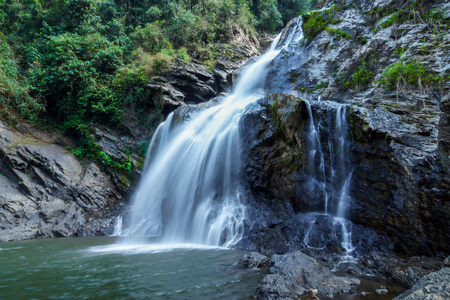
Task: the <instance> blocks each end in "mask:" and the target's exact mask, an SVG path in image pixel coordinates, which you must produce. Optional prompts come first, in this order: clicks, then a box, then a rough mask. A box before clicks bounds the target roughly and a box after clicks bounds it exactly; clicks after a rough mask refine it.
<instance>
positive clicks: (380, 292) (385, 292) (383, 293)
mask: <svg viewBox="0 0 450 300" xmlns="http://www.w3.org/2000/svg"><path fill="white" fill-rule="evenodd" d="M388 292H389V291H388V290H387V289H386V288H385V287H384V286H382V287H381V288H379V289H377V290H375V293H377V294H378V295H385V294H387V293H388Z"/></svg>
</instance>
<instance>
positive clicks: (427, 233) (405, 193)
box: [350, 107, 450, 255]
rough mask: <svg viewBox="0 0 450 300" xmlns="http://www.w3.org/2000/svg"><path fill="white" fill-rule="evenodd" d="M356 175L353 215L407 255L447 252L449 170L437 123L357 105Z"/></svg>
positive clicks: (355, 129)
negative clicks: (445, 163)
mask: <svg viewBox="0 0 450 300" xmlns="http://www.w3.org/2000/svg"><path fill="white" fill-rule="evenodd" d="M351 117H353V124H352V125H351V126H352V133H353V139H354V144H353V153H354V158H355V161H354V165H355V171H354V177H353V184H352V194H353V195H354V196H353V197H354V198H355V201H354V202H353V205H352V207H351V208H350V218H351V220H353V221H354V222H356V223H358V224H362V225H365V226H368V227H371V228H374V229H375V230H377V231H378V232H385V233H386V234H387V235H388V236H390V237H391V238H393V239H394V240H395V243H396V245H397V250H398V251H400V252H403V253H408V254H427V255H430V254H433V253H438V252H440V251H444V252H448V251H450V249H449V248H448V243H445V242H443V240H447V239H448V238H450V235H449V234H450V233H449V232H448V231H447V230H445V229H444V228H448V227H449V226H450V223H449V218H448V216H449V215H450V210H449V207H448V206H447V205H446V203H448V202H447V201H448V199H449V198H448V197H449V187H450V186H449V180H448V172H447V171H446V170H445V168H444V165H443V164H442V160H440V159H439V157H440V154H439V152H438V126H436V124H435V123H434V124H433V123H429V122H424V121H422V120H420V119H414V121H413V122H404V121H403V120H404V119H403V116H402V115H398V114H395V113H391V112H386V111H385V110H383V109H380V108H378V109H374V110H368V109H364V108H359V107H354V109H353V114H352V116H351Z"/></svg>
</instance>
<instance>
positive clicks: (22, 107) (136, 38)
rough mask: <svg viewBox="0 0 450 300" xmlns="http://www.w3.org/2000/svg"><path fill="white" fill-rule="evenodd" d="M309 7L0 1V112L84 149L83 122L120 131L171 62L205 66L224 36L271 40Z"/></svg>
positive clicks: (213, 1) (189, 1)
mask: <svg viewBox="0 0 450 300" xmlns="http://www.w3.org/2000/svg"><path fill="white" fill-rule="evenodd" d="M312 2H313V1H311V0H278V1H277V0H253V1H251V0H139V1H137V0H0V114H1V115H2V117H3V118H8V115H10V114H11V112H16V113H18V114H19V115H20V116H21V117H22V118H24V119H27V120H30V121H33V122H35V123H38V124H40V125H41V126H51V127H53V128H59V129H60V130H62V131H64V132H66V133H68V134H72V135H74V136H76V137H78V138H79V140H80V142H81V143H80V145H81V146H82V147H85V148H86V147H87V148H89V147H90V146H89V141H87V136H88V134H87V133H88V131H89V127H90V126H89V124H90V123H91V122H103V123H107V124H109V125H114V126H116V127H119V128H120V126H121V124H122V123H121V122H122V120H123V118H124V114H125V111H126V109H124V108H126V107H129V106H130V105H132V106H133V108H135V109H142V108H145V107H146V106H148V105H149V103H148V100H147V99H148V96H149V95H148V93H149V92H148V91H147V90H146V89H145V88H144V86H145V84H146V83H147V82H148V81H149V79H150V78H151V77H152V76H154V75H157V74H159V73H161V72H162V71H164V70H167V69H168V68H170V66H171V64H172V63H173V61H174V59H175V58H181V59H183V60H186V61H189V60H190V59H191V56H192V55H193V54H195V56H196V57H195V58H196V59H198V60H201V61H203V62H204V63H205V64H206V65H213V64H214V60H215V58H216V57H217V55H218V53H217V51H216V48H215V47H214V45H215V44H216V43H227V42H229V41H230V38H231V36H232V32H233V30H235V29H239V30H243V31H245V32H247V33H248V34H250V35H256V34H257V33H258V32H270V33H273V32H275V31H277V30H279V29H280V28H281V27H282V26H283V24H285V23H287V22H288V21H289V20H290V19H291V18H293V17H295V16H296V15H298V14H300V13H302V12H305V11H307V10H309V9H310V8H311V6H312V5H313V3H312ZM91 148H92V147H91ZM81 149H84V148H81ZM89 151H92V149H90V150H89ZM89 151H88V152H89ZM82 152H83V151H82ZM82 154H83V153H82ZM84 154H86V153H84Z"/></svg>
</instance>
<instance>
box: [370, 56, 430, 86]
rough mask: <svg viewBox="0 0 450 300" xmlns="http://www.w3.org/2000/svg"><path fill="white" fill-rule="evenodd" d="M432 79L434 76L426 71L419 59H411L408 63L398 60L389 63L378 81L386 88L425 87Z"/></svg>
mask: <svg viewBox="0 0 450 300" xmlns="http://www.w3.org/2000/svg"><path fill="white" fill-rule="evenodd" d="M433 81H434V77H433V76H432V75H431V74H429V73H428V72H427V70H426V69H425V67H424V66H423V64H422V63H420V62H419V61H416V60H413V61H411V62H410V63H405V62H404V61H398V62H396V63H393V64H391V65H389V66H388V67H387V68H386V69H384V71H383V78H381V80H380V81H379V82H380V84H381V85H383V86H386V87H388V88H399V87H406V86H408V85H410V86H416V87H420V88H422V87H426V86H428V85H429V84H431V83H432V82H433Z"/></svg>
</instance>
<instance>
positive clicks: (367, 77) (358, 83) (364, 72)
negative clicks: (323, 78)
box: [345, 60, 373, 91]
mask: <svg viewBox="0 0 450 300" xmlns="http://www.w3.org/2000/svg"><path fill="white" fill-rule="evenodd" d="M372 78H373V72H372V71H370V70H369V69H368V66H367V65H366V62H365V61H364V60H363V61H362V62H361V65H360V66H359V67H357V68H356V69H355V72H354V73H353V74H352V75H351V76H350V78H349V79H348V80H347V82H346V83H345V86H347V87H349V88H352V89H356V90H358V91H359V90H361V89H362V88H363V87H365V86H366V85H367V84H369V83H370V82H371V81H372Z"/></svg>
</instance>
